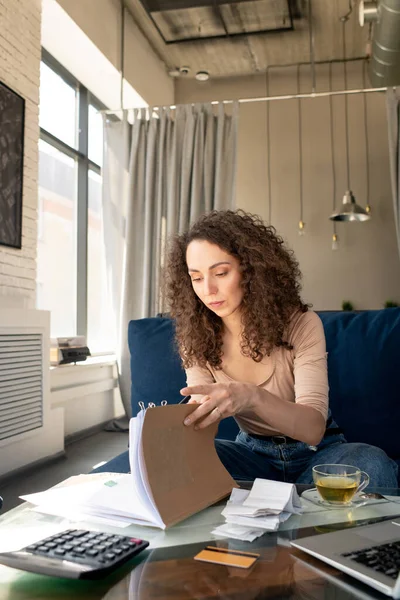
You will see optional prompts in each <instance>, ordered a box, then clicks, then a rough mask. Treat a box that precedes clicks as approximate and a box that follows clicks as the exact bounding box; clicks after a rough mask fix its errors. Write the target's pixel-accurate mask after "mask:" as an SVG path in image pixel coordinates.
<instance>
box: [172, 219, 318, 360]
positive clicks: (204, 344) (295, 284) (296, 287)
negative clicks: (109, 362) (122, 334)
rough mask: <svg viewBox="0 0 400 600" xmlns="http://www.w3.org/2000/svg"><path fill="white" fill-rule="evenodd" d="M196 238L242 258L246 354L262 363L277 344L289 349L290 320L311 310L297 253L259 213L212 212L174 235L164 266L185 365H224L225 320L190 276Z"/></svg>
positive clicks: (243, 346) (243, 334) (244, 345)
mask: <svg viewBox="0 0 400 600" xmlns="http://www.w3.org/2000/svg"><path fill="white" fill-rule="evenodd" d="M193 240H205V241H208V242H210V243H211V244H216V245H217V246H219V247H220V248H222V249H223V250H225V252H228V253H229V254H230V255H231V256H234V257H235V258H236V259H238V261H239V265H240V269H241V272H242V280H241V286H242V287H243V292H244V294H243V300H242V304H241V320H242V325H243V333H242V340H241V350H242V353H243V354H244V356H249V357H250V358H252V359H253V360H254V361H256V362H260V361H261V360H262V359H263V358H264V356H266V355H269V354H270V353H271V351H272V350H273V349H274V348H275V347H277V346H285V347H286V348H288V349H291V346H290V345H289V343H288V342H287V340H285V339H284V338H285V334H286V332H287V326H288V324H289V321H290V318H291V317H292V316H293V313H294V312H295V311H296V310H298V311H301V312H306V311H307V310H308V306H307V305H306V304H304V303H303V302H302V300H301V298H300V289H301V285H300V279H301V273H300V270H299V265H298V262H297V261H296V259H295V258H294V255H293V252H292V251H291V250H288V249H287V248H286V247H285V245H284V241H283V239H282V238H281V237H280V236H279V235H277V233H276V230H275V228H274V227H272V226H266V225H265V224H264V223H263V221H262V219H261V218H260V217H259V216H257V215H252V214H250V213H247V212H245V211H243V210H236V211H232V210H225V211H217V210H214V211H212V212H210V213H207V214H205V215H203V216H202V217H200V219H198V221H196V222H195V223H194V224H193V225H192V227H191V228H190V229H189V231H188V232H186V233H183V234H181V235H177V236H175V237H174V238H172V239H171V241H170V244H169V248H168V253H167V260H166V265H165V268H164V275H165V276H164V297H165V300H166V302H167V304H168V307H169V310H170V314H171V317H173V318H174V319H175V322H176V340H177V343H178V349H179V353H180V356H181V359H182V363H183V366H184V368H185V369H187V368H189V367H191V366H193V365H199V366H205V365H206V363H208V364H210V365H211V366H212V367H214V368H216V369H218V368H221V364H222V331H223V323H222V320H221V318H220V317H218V316H217V315H216V314H215V313H214V312H213V311H211V310H210V309H209V308H207V306H206V305H205V304H204V303H203V302H202V301H201V300H200V299H199V298H198V296H197V295H196V294H195V292H194V290H193V287H192V282H191V279H190V276H189V274H188V267H187V264H186V249H187V247H188V245H189V244H190V242H192V241H193Z"/></svg>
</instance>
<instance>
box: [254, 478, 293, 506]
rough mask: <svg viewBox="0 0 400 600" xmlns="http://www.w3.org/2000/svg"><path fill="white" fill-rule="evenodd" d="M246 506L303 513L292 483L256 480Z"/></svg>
mask: <svg viewBox="0 0 400 600" xmlns="http://www.w3.org/2000/svg"><path fill="white" fill-rule="evenodd" d="M243 505H244V506H247V507H252V508H256V509H262V508H264V509H266V508H269V509H273V510H278V511H282V510H285V511H286V512H290V513H294V514H299V513H301V512H302V506H301V502H300V498H299V496H298V494H297V491H296V487H295V485H294V484H292V483H284V482H282V481H272V480H271V479H255V481H254V483H253V487H252V489H251V491H250V494H249V495H248V497H247V498H246V500H244V502H243Z"/></svg>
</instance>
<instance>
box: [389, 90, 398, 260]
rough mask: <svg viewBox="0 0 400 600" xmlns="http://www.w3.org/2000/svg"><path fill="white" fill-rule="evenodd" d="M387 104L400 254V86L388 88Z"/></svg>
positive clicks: (395, 215) (390, 157) (393, 192)
mask: <svg viewBox="0 0 400 600" xmlns="http://www.w3.org/2000/svg"><path fill="white" fill-rule="evenodd" d="M386 106H387V114H388V127H389V159H390V175H391V182H392V195H393V209H394V219H395V224H396V233H397V246H398V249H399V255H400V87H397V88H388V90H387V92H386Z"/></svg>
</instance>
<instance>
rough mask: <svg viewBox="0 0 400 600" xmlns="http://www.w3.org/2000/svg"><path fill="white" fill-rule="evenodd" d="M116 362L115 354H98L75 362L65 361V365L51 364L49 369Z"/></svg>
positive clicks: (105, 364)
mask: <svg viewBox="0 0 400 600" xmlns="http://www.w3.org/2000/svg"><path fill="white" fill-rule="evenodd" d="M116 362H117V357H116V356H115V354H100V355H98V356H89V358H87V359H86V360H81V361H78V362H76V363H67V364H65V365H53V366H51V367H50V370H55V369H75V368H76V367H78V368H80V369H81V368H82V367H93V366H96V367H98V366H101V367H106V366H108V365H115V363H116Z"/></svg>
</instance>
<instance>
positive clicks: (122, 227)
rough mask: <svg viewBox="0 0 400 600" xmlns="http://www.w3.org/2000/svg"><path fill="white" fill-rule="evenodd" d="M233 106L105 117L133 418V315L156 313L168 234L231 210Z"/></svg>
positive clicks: (117, 313)
mask: <svg viewBox="0 0 400 600" xmlns="http://www.w3.org/2000/svg"><path fill="white" fill-rule="evenodd" d="M237 128H238V104H237V103H234V104H233V105H229V114H228V113H227V111H226V110H225V106H224V104H222V103H220V104H218V105H217V106H216V107H213V106H212V105H211V104H206V105H182V106H178V107H177V108H176V109H171V108H159V109H157V110H152V109H137V110H135V111H134V121H133V125H132V126H130V125H129V123H128V112H127V111H124V114H123V119H122V121H115V120H110V119H107V118H105V120H104V141H105V151H104V163H103V211H104V212H103V215H104V240H105V246H106V263H107V271H108V282H109V289H110V290H111V296H112V301H113V315H112V318H113V319H114V324H115V328H116V331H117V339H118V349H117V356H118V366H119V380H120V390H121V396H122V400H123V403H124V407H125V411H126V414H127V416H128V417H130V416H131V403H130V395H131V392H130V385H131V376H130V364H129V350H128V344H127V331H128V323H129V321H130V320H131V319H140V318H143V317H152V316H155V315H156V314H157V312H159V311H160V309H161V306H160V295H159V274H160V265H161V261H162V256H163V246H164V242H165V239H166V237H168V236H170V235H171V234H174V233H178V232H182V231H185V230H186V229H187V228H188V226H189V224H190V223H191V222H193V221H195V220H196V219H197V218H198V217H199V216H200V215H201V214H202V213H204V212H208V211H210V210H212V209H219V210H221V209H229V208H234V207H235V174H236V154H237Z"/></svg>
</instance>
